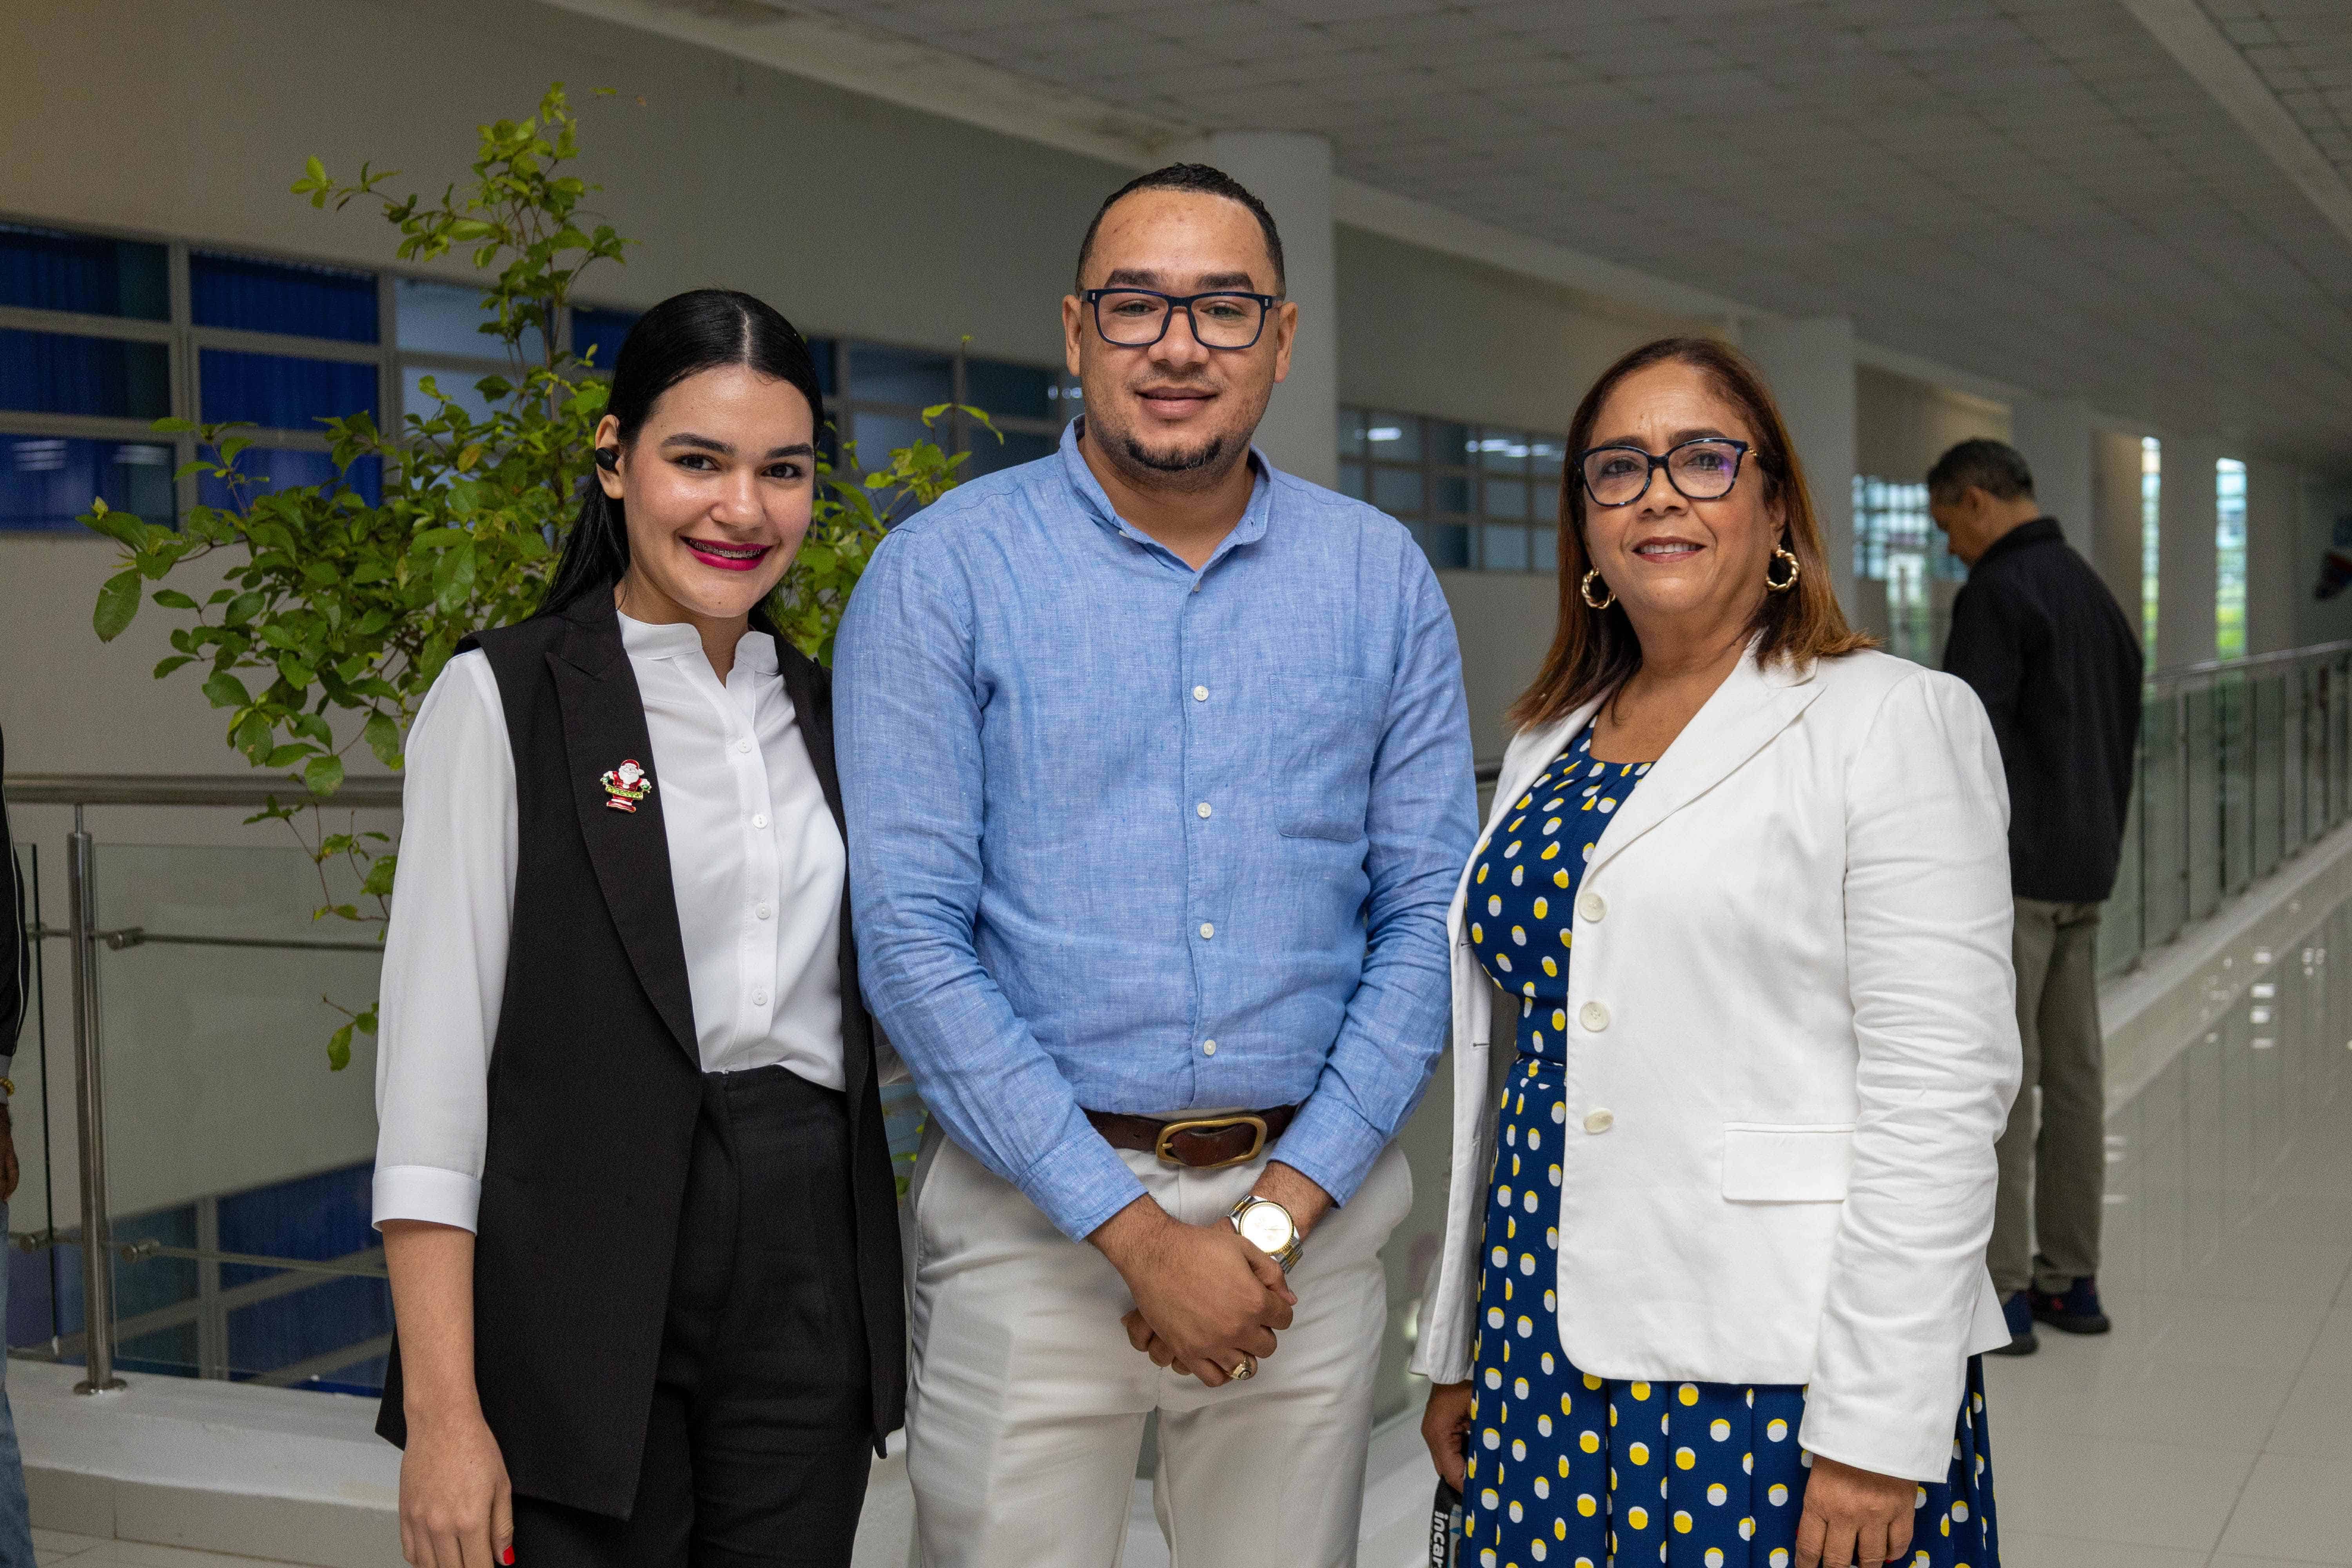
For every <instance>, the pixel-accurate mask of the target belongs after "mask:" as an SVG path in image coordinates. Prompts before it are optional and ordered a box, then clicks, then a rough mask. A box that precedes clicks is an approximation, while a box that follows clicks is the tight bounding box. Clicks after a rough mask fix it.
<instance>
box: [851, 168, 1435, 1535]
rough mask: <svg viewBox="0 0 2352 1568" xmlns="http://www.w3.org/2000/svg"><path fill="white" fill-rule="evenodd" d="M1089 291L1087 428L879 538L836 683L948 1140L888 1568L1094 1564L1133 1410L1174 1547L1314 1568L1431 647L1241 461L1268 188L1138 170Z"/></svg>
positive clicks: (1312, 494) (1351, 1461)
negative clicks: (1261, 195) (915, 1562)
mask: <svg viewBox="0 0 2352 1568" xmlns="http://www.w3.org/2000/svg"><path fill="white" fill-rule="evenodd" d="M1077 282H1078V289H1077V291H1076V292H1075V293H1074V294H1073V295H1071V296H1070V297H1068V298H1066V299H1065V300H1064V301H1063V325H1064V332H1065V338H1066V353H1067V357H1068V362H1069V365H1070V369H1071V370H1072V372H1073V373H1075V374H1077V375H1078V377H1079V378H1080V380H1081V383H1082V386H1083V393H1084V399H1085V407H1086V410H1087V414H1086V417H1085V418H1084V419H1083V420H1081V421H1079V422H1077V423H1074V424H1073V425H1072V426H1070V428H1069V429H1068V430H1067V431H1066V432H1065V434H1064V436H1063V439H1062V446H1061V450H1060V451H1059V452H1058V453H1057V454H1055V456H1053V457H1051V458H1044V459H1042V460H1040V461H1037V462H1034V463H1031V464H1028V465H1026V466H1024V467H1022V468H1014V469H1012V470H1010V471H1008V472H1004V473H1001V474H996V475H992V476H990V477H988V478H986V479H980V480H976V481H974V482H973V483H971V484H968V485H966V486H964V487H962V488H961V489H958V490H956V491H955V492H953V493H952V494H951V495H950V496H949V497H947V498H946V499H945V500H942V501H940V503H939V504H938V505H936V506H934V507H932V508H931V509H930V510H928V511H926V512H925V513H923V514H922V515H921V516H919V517H918V518H916V519H914V520H912V521H909V522H908V523H906V524H904V525H903V526H901V527H900V528H898V530H896V531H894V532H893V533H892V534H891V535H890V536H889V537H888V538H887V539H886V540H885V541H884V542H882V544H881V546H880V547H879V548H878V549H877V551H876V552H875V556H874V560H873V563H872V564H871V565H870V566H869V568H868V569H867V572H866V577H865V579H864V581H863V582H862V583H861V584H859V586H858V589H857V592H856V595H855V596H854V598H853V600H852V602H851V605H850V607H849V612H848V615H847V616H846V618H845V621H844V623H843V626H842V632H841V638H840V643H839V649H838V655H837V668H838V679H837V685H836V691H837V702H838V705H839V721H840V737H839V739H840V748H841V751H840V754H841V759H842V769H843V788H844V793H845V801H846V805H847V809H848V816H849V845H850V859H851V868H850V883H851V888H852V893H853V900H854V903H855V912H856V932H857V938H858V941H859V942H860V944H861V960H862V964H863V973H864V983H865V986H866V994H867V996H868V998H869V1000H870V1001H871V1003H872V1005H873V1007H874V1011H875V1014H876V1016H877V1018H878V1019H879V1020H880V1022H881V1023H882V1025H883V1026H884V1027H885V1028H886V1029H887V1032H888V1034H889V1036H890V1037H891V1039H892V1040H893V1041H895V1042H896V1043H897V1045H898V1049H899V1051H900V1053H901V1054H902V1055H903V1056H904V1057H905V1058H906V1060H907V1062H908V1066H909V1067H910V1068H911V1069H912V1070H913V1073H914V1076H915V1081H916V1083H917V1086H918V1087H919V1089H921V1091H922V1093H923V1097H924V1099H925V1100H926V1102H927V1103H928V1104H929V1107H930V1109H931V1111H932V1114H933V1117H934V1119H935V1120H934V1124H933V1135H932V1136H931V1137H930V1138H929V1139H927V1141H926V1147H925V1152H924V1158H923V1160H922V1162H921V1163H920V1165H919V1170H918V1173H917V1176H916V1183H915V1190H914V1193H913V1200H912V1207H911V1213H912V1222H913V1228H914V1231H915V1236H914V1238H913V1241H912V1247H913V1254H914V1269H913V1290H914V1314H913V1324H914V1382H913V1389H912V1393H911V1395H910V1401H909V1410H908V1470H909V1474H910V1477H911V1479H912V1481H913V1483H914V1488H915V1495H916V1502H917V1510H918V1520H919V1531H920V1535H921V1542H922V1553H923V1558H924V1561H925V1562H926V1563H930V1564H933V1565H935V1568H937V1565H947V1564H954V1565H958V1568H962V1565H973V1568H980V1565H995V1564H1007V1565H1009V1564H1013V1563H1019V1564H1023V1565H1024V1568H1027V1565H1031V1564H1036V1563H1068V1564H1072V1565H1085V1568H1103V1565H1107V1564H1108V1563H1112V1562H1113V1561H1114V1560H1115V1559H1116V1557H1117V1554H1118V1549H1119V1542H1120V1541H1121V1539H1122V1538H1123V1536H1124V1534H1125V1531H1126V1525H1127V1518H1128V1511H1129V1491H1130V1484H1131V1478H1132V1477H1133V1475H1134V1472H1135V1463H1136V1458H1137V1454H1138V1449H1139V1444H1140V1442H1141V1438H1142V1432H1143V1426H1144V1422H1145V1419H1146V1417H1147V1416H1148V1415H1150V1413H1151V1412H1152V1411H1154V1410H1157V1411H1159V1412H1160V1468H1159V1473H1158V1475H1157V1477H1156V1481H1157V1484H1158V1491H1159V1507H1160V1520H1161V1523H1162V1528H1163V1529H1164V1530H1166V1531H1169V1533H1170V1535H1171V1540H1175V1541H1181V1542H1183V1546H1182V1552H1183V1560H1185V1561H1188V1562H1207V1563H1228V1564H1246V1563H1284V1564H1289V1563H1332V1562H1342V1561H1349V1560H1351V1559H1352V1556H1353V1552H1354V1544H1355V1538H1356V1531H1357V1526H1358V1517H1359V1514H1360V1500H1361V1491H1362V1478H1363V1467H1364V1449H1365V1442H1366V1437H1367V1434H1368V1430H1369V1426H1370V1406H1371V1396H1372V1387H1371V1384H1372V1373H1373V1371H1374V1369H1375V1367H1376V1365H1377V1363H1378V1358H1379V1353H1380V1341H1381V1325H1382V1321H1383V1315H1384V1312H1385V1304H1384V1289H1383V1280H1382V1274H1381V1265H1380V1260H1379V1257H1378V1253H1379V1249H1380V1247H1381V1242H1382V1241H1383V1240H1384V1239H1385V1238H1386V1237H1387V1235H1388V1233H1389V1231H1390V1230H1391V1228H1392V1227H1393V1226H1394V1225H1395V1224H1396V1222H1397V1221H1398V1219H1399V1218H1401V1217H1402V1215H1403V1213H1404V1212H1405V1209H1406V1207H1407V1206H1408V1205H1409V1204H1410V1202H1411V1194H1412V1178H1411V1176H1410V1174H1409V1173H1407V1172H1406V1171H1405V1169H1404V1164H1403V1159H1402V1154H1400V1153H1399V1152H1397V1151H1395V1150H1394V1149H1393V1148H1392V1147H1391V1138H1392V1137H1393V1135H1394V1134H1395V1132H1396V1131H1397V1129H1398V1128H1399V1127H1400V1126H1401V1125H1402V1123H1403V1121H1404V1120H1405V1118H1406V1117H1407V1116H1408V1115H1409V1114H1411V1112H1412V1109H1413V1107H1414V1105H1415V1104H1416V1103H1417V1102H1418V1101H1419V1100H1420V1098H1421V1094H1422V1090H1423V1088H1424V1086H1425V1085H1426V1083H1427V1081H1428V1078H1429V1073H1430V1069H1431V1068H1432V1066H1433V1063H1434V1061H1435V1058H1436V1057H1437V1055H1438V1053H1439V1051H1440V1049H1441V1048H1442V1047H1443V1046H1444V1042H1445V1030H1446V1023H1447V1016H1448V1015H1447V1004H1448V993H1447V987H1448V980H1447V973H1448V966H1447V963H1446V958H1447V954H1446V950H1445V909H1446V904H1447V902H1448V900H1450V898H1451V897H1452V894H1453V891H1454V885H1455V882H1456V880H1457V879H1458V878H1459V875H1460V872H1461V868H1462V865H1463V861H1464V858H1465V856H1466V855H1467V853H1468V851H1469V847H1470V844H1471V840H1472V838H1473V837H1475V821H1474V804H1475V803H1474V787H1473V784H1472V775H1471V762H1470V744H1469V730H1468V722H1467V717H1466V714H1465V704H1464V699H1463V693H1462V684H1461V668H1460V656H1459V652H1458V650H1457V647H1456V645H1455V640H1454V627H1453V622H1452V619H1451V617H1450V616H1449V613H1448V611H1447V608H1446V605H1445V601H1444V597H1443V596H1442V595H1441V594H1440V592H1439V590H1438V586H1437V583H1436V579H1435V577H1434V576H1433V574H1432V573H1431V571H1430V569H1429V565H1428V563H1427V562H1426V560H1425V559H1424V558H1423V555H1422V553H1421V552H1420V550H1419V549H1418V547H1417V546H1416V545H1415V544H1414V542H1413V541H1412V538H1411V536H1410V535H1409V534H1408V533H1407V532H1406V531H1405V530H1404V529H1403V528H1402V527H1401V526H1400V525H1398V524H1397V523H1396V522H1394V521H1391V520H1390V519H1388V518H1386V517H1384V516H1382V515H1381V514H1380V513H1379V512H1377V511H1374V510H1371V509H1370V508H1369V507H1366V506H1363V505H1361V504H1360V503H1358V502H1355V501H1351V500H1346V499H1344V498H1342V497H1340V496H1338V495H1335V494H1332V493H1331V492H1329V491H1328V490H1323V489H1318V488H1316V487H1314V486H1312V485H1308V484H1307V483H1304V482H1303V481H1301V480H1298V479H1293V478H1291V477H1289V476H1287V475H1285V474H1280V473H1277V472H1276V471H1275V470H1274V469H1273V468H1272V467H1271V466H1270V465H1268V464H1267V463H1266V462H1265V459H1264V458H1263V457H1261V456H1259V455H1257V454H1256V453H1255V452H1254V451H1253V449H1252V448H1251V447H1250V438H1251V437H1252V435H1253V434H1254V432H1255V429H1256V427H1257V423H1258V420H1259V418H1260V417H1261V416H1263V414H1264V413H1265V406H1266V403H1267V401H1268V399H1269V397H1270V396H1271V395H1272V393H1273V387H1274V384H1275V383H1276V381H1279V380H1280V379H1282V376H1283V374H1285V372H1286V369H1287V365H1288V360H1289V353H1290V345H1291V342H1292V340H1293V335H1294V333H1295V332H1296V331H1297V306H1296V305H1295V304H1292V303H1289V302H1286V301H1285V300H1282V298H1281V294H1282V289H1283V280H1282V259H1281V242H1280V239H1279V237H1278V236H1277V235H1276V231H1275V226H1274V222H1273V219H1272V218H1271V216H1268V215H1267V213H1266V212H1265V208H1264V206H1263V205H1262V204H1260V203H1259V202H1258V201H1257V200H1256V198H1255V197H1254V196H1252V195H1250V194H1249V193H1248V192H1247V191H1246V190H1244V189H1243V188H1242V187H1241V186H1240V185H1239V184H1235V183H1234V181H1233V180H1231V179H1230V178H1229V177H1227V176H1225V175H1223V174H1220V173H1219V172H1217V171H1215V170H1213V169H1207V168H1203V167H1201V166H1199V165H1190V164H1179V165H1175V166H1172V167H1171V168H1168V169H1163V170H1160V171H1159V172H1157V173H1155V174H1149V175H1145V176H1143V177H1142V178H1141V179H1139V180H1137V181H1136V182H1134V183H1133V184H1130V185H1129V186H1128V187H1126V188H1125V189H1123V190H1121V191H1120V192H1118V193H1117V194H1116V195H1113V196H1112V197H1111V198H1110V200H1109V201H1108V202H1106V203H1105V204H1104V206H1103V209H1102V211H1101V212H1100V213H1099V214H1098V215H1097V218H1096V220H1095V226H1094V227H1093V228H1092V229H1090V230H1089V232H1088V234H1087V240H1086V243H1085V245H1084V247H1082V248H1081V251H1080V255H1079V261H1078V279H1077ZM1187 1123H1194V1124H1197V1123H1206V1125H1189V1126H1188V1125H1185V1124H1187ZM942 1132H943V1133H944V1137H941V1136H940V1133H942ZM1087 1243H1090V1244H1091V1245H1090V1246H1089V1245H1085V1244H1087ZM1285 1268H1288V1270H1289V1272H1288V1274H1287V1277H1286V1274H1285V1272H1284V1270H1285ZM1277 1330H1279V1331H1282V1332H1281V1339H1280V1352H1279V1353H1278V1354H1277V1353H1276V1331H1277ZM1138 1352H1145V1353H1138ZM1261 1361H1263V1366H1264V1370H1263V1371H1262V1372H1261V1371H1260V1370H1259V1368H1260V1363H1261Z"/></svg>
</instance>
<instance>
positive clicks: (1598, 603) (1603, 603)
mask: <svg viewBox="0 0 2352 1568" xmlns="http://www.w3.org/2000/svg"><path fill="white" fill-rule="evenodd" d="M1595 583H1600V584H1601V591H1602V592H1604V593H1606V594H1607V595H1609V596H1608V597H1607V598H1605V599H1596V598H1594V597H1593V596H1592V584H1595ZM1577 591H1578V592H1579V593H1580V594H1582V595H1584V602H1585V604H1586V605H1588V606H1590V607H1591V608H1592V609H1596V610H1605V609H1607V608H1608V607H1609V606H1610V605H1613V604H1615V603H1616V602H1617V590H1616V589H1614V588H1612V587H1610V586H1609V584H1606V583H1603V582H1601V572H1600V569H1599V568H1597V567H1596V568H1594V569H1593V570H1592V571H1590V572H1587V573H1586V574H1584V584H1583V586H1582V587H1580V589H1578V590H1577Z"/></svg>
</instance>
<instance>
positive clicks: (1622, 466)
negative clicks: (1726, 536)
mask: <svg viewBox="0 0 2352 1568" xmlns="http://www.w3.org/2000/svg"><path fill="white" fill-rule="evenodd" d="M1754 450H1755V448H1754V447H1750V446H1749V445H1748V443H1747V442H1745V441H1735V440H1733V439H1732V438H1731V437H1728V436H1701V437H1697V438H1696V439H1694V440H1689V441H1685V442H1683V443H1682V444H1681V445H1680V446H1678V447H1669V448H1667V450H1666V451H1664V453H1652V452H1645V451H1643V449H1642V448H1641V447H1634V446H1630V445H1627V446H1615V447H1586V448H1585V449H1584V450H1583V451H1581V452H1579V453H1578V454H1577V455H1576V467H1577V471H1578V472H1579V473H1580V474H1582V475H1583V476H1584V489H1585V493H1586V494H1588V495H1590V496H1591V498H1592V500H1593V504H1594V505H1596V506H1632V505H1633V503H1634V502H1635V501H1637V500H1641V499H1642V498H1643V496H1645V495H1647V494H1648V493H1649V491H1650V477H1651V476H1652V475H1653V474H1655V473H1656V472H1657V471H1658V470H1659V469H1660V468H1664V469H1665V470H1666V482H1667V483H1668V484H1670V485H1672V486H1674V487H1675V489H1676V490H1678V491H1680V492H1681V494H1682V496H1683V499H1684V500H1722V499H1723V498H1724V497H1725V496H1727V495H1729V494H1730V493H1731V487H1732V486H1733V485H1735V484H1738V482H1739V462H1740V459H1741V458H1745V457H1747V456H1748V453H1749V452H1752V451H1754Z"/></svg>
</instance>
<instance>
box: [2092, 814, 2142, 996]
mask: <svg viewBox="0 0 2352 1568" xmlns="http://www.w3.org/2000/svg"><path fill="white" fill-rule="evenodd" d="M2139 796H2140V792H2139V791H2138V790H2137V789H2135V790H2133V791H2132V794H2131V803H2130V805H2128V806H2127V807H2126V810H2125V813H2124V839H2123V853H2122V854H2121V855H2119V856H2117V857H2116V889H2115V891H2114V892H2112V893H2110V894H2108V895H2107V901H2106V903H2105V905H2103V906H2102V907H2101V908H2100V910H2099V947H2098V965H2099V974H2100V976H2101V978H2103V979H2104V978H2105V977H2106V976H2107V975H2110V974H2121V973H2123V972H2124V971H2125V970H2126V969H2129V968H2130V967H2131V966H2132V965H2133V964H2134V963H2137V962H2138V959H2139V955H2140V926H2141V921H2143V919H2144V918H2145V911H2144V910H2143V909H2142V908H2141V904H2142V900H2143V899H2144V898H2145V893H2144V890H2143V888H2142V870H2141V868H2142V863H2143V861H2144V859H2145V857H2146V848H2145V846H2144V845H2143V844H2142V843H2141V832H2140V803H2139Z"/></svg>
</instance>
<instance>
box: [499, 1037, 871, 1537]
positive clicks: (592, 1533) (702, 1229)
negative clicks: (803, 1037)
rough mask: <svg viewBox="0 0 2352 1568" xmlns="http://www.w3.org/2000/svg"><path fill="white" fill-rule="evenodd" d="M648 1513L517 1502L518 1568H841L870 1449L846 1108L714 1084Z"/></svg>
mask: <svg viewBox="0 0 2352 1568" xmlns="http://www.w3.org/2000/svg"><path fill="white" fill-rule="evenodd" d="M702 1083H703V1088H702V1114H701V1119H700V1121H698V1123H697V1125H696V1129H695V1136H694V1150H693V1153H692V1156H691V1159H692V1164H691V1166H690V1168H689V1170H688V1175H687V1185H686V1206H685V1211H684V1215H683V1218H682V1220H681V1222H680V1224H679V1227H678V1239H677V1262H676V1264H675V1265H674V1267H673V1268H672V1271H671V1275H670V1295H669V1317H668V1321H667V1326H666V1328H665V1330H664V1332H663V1341H662V1354H661V1367H660V1372H659V1374H658V1381H657V1382H656V1384H655V1388H654V1403H653V1414H652V1415H651V1417H650V1419H649V1421H648V1424H647V1427H646V1453H645V1464H644V1468H643V1469H642V1470H641V1471H640V1473H639V1476H638V1479H637V1497H636V1506H635V1509H634V1510H632V1512H631V1513H630V1516H629V1517H628V1518H627V1519H626V1520H616V1519H610V1518H607V1517H605V1516H604V1515H602V1514H593V1513H586V1512H583V1511H582V1510H578V1509H571V1508H563V1507H561V1506H559V1505H557V1504H553V1503H548V1502H542V1501H540V1500H537V1499H533V1498H524V1497H518V1498H516V1499H515V1548H514V1550H515V1563H516V1568H656V1565H659V1568H730V1565H732V1564H737V1563H747V1564H748V1563H790V1564H793V1565H795V1568H799V1565H803V1564H805V1565H807V1568H845V1565H846V1564H847V1563H848V1562H849V1548H850V1542H851V1541H852V1539H853V1538H854V1537H855V1536H856V1531H857V1515H858V1510H859V1509H860V1507H861V1506H862V1505H863V1504H864V1502H865V1500H866V1468H867V1466H868V1465H869V1463H870V1462H871V1458H872V1454H873V1433H872V1430H871V1427H872V1425H873V1422H872V1415H871V1412H872V1405H871V1394H870V1390H869V1388H868V1381H869V1380H868V1375H867V1372H866V1365H867V1363H866V1326H865V1319H864V1317H863V1315H862V1314H861V1313H860V1311H859V1305H858V1295H857V1272H856V1267H857V1259H856V1238H855V1234H854V1231H853V1229H852V1225H851V1218H850V1189H849V1119H848V1111H847V1108H846V1103H845V1099H844V1097H843V1096H842V1095H841V1094H839V1093H837V1092H835V1091H834V1090H832V1089H821V1088H819V1087H817V1086H816V1085H815V1084H813V1083H810V1082H809V1081H808V1080H806V1079H802V1078H799V1077H797V1076H795V1075H794V1074H793V1073H792V1072H790V1071H787V1070H786V1069H785V1068H780V1067H770V1068H754V1069H752V1070H751V1071H749V1072H737V1073H710V1074H708V1075H706V1076H705V1077H704V1079H703V1080H702Z"/></svg>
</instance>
